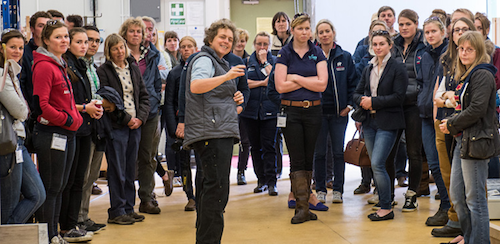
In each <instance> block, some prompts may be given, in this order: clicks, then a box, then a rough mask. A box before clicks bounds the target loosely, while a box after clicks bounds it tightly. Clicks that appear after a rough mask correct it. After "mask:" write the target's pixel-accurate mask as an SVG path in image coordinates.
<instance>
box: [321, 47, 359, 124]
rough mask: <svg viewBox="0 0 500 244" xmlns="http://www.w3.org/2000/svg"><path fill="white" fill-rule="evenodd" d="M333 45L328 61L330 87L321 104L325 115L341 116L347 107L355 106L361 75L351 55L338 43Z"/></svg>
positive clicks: (327, 88) (325, 92) (324, 93)
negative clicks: (354, 97)
mask: <svg viewBox="0 0 500 244" xmlns="http://www.w3.org/2000/svg"><path fill="white" fill-rule="evenodd" d="M333 45H334V46H333V48H332V49H330V55H329V56H328V60H327V68H328V85H327V87H326V90H325V91H324V92H323V95H322V98H321V104H322V105H323V114H335V115H337V116H339V115H340V111H342V110H343V109H345V108H346V107H347V105H351V106H353V105H354V102H353V101H352V95H353V94H354V90H356V86H357V85H358V81H359V75H358V73H357V72H356V67H355V65H354V61H353V60H352V57H351V54H350V53H349V52H347V51H344V50H343V49H342V48H341V47H340V46H339V45H337V44H336V43H334V44H333Z"/></svg>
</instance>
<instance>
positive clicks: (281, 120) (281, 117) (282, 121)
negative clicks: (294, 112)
mask: <svg viewBox="0 0 500 244" xmlns="http://www.w3.org/2000/svg"><path fill="white" fill-rule="evenodd" d="M276 127H279V128H285V127H286V113H284V112H281V113H278V123H277V125H276Z"/></svg>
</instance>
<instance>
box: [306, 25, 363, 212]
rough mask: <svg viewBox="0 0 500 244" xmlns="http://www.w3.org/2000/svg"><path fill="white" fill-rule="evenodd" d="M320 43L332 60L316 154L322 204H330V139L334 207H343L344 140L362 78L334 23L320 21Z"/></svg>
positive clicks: (317, 186) (318, 191)
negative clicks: (329, 142) (327, 179)
mask: <svg viewBox="0 0 500 244" xmlns="http://www.w3.org/2000/svg"><path fill="white" fill-rule="evenodd" d="M315 33H316V39H317V40H318V42H319V45H320V47H321V49H322V50H323V53H324V54H325V56H326V57H327V58H328V61H327V67H328V85H327V87H326V90H325V91H324V92H323V93H322V98H321V103H322V108H323V111H322V114H323V116H322V122H321V130H320V133H319V136H318V140H317V142H316V149H315V152H314V170H315V171H314V175H315V177H314V178H315V179H316V194H317V197H318V200H319V201H321V202H325V201H326V193H327V190H326V180H325V179H326V170H327V167H326V154H327V153H326V152H327V146H326V145H327V140H328V135H330V139H331V143H332V149H333V175H334V179H333V200H332V202H333V203H342V202H343V199H342V194H343V193H344V174H345V162H344V137H345V130H346V128H347V122H348V117H347V115H348V114H349V112H350V111H351V109H352V108H353V105H354V103H353V101H352V95H353V93H354V90H355V89H356V85H357V84H358V79H359V77H358V75H357V73H356V68H355V65H354V62H353V60H352V57H351V54H350V53H349V52H347V51H344V50H342V48H341V47H340V46H339V45H337V43H336V42H335V41H336V32H335V28H334V27H333V24H332V22H330V21H329V20H327V19H323V20H320V21H319V22H318V24H317V25H316V31H315Z"/></svg>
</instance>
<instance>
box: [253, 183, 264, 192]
mask: <svg viewBox="0 0 500 244" xmlns="http://www.w3.org/2000/svg"><path fill="white" fill-rule="evenodd" d="M264 191H267V185H264V184H259V185H257V187H255V188H254V189H253V193H261V192H264Z"/></svg>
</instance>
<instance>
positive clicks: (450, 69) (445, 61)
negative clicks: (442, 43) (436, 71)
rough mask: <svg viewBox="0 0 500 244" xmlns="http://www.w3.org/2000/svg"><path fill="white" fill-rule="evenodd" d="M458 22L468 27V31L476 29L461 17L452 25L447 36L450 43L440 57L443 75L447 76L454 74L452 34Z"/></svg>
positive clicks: (454, 54)
mask: <svg viewBox="0 0 500 244" xmlns="http://www.w3.org/2000/svg"><path fill="white" fill-rule="evenodd" d="M459 21H462V22H464V23H465V24H467V26H469V30H471V31H476V27H475V26H474V23H472V21H471V20H470V19H469V18H466V17H462V18H460V19H458V20H457V21H455V23H453V27H452V28H451V33H450V34H449V35H448V36H449V38H450V41H449V42H448V49H446V51H445V52H444V53H443V55H441V63H442V65H443V75H444V76H448V75H451V74H455V62H456V60H457V56H458V55H457V45H456V44H455V42H454V41H453V33H454V32H455V24H456V23H457V22H459Z"/></svg>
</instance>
